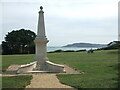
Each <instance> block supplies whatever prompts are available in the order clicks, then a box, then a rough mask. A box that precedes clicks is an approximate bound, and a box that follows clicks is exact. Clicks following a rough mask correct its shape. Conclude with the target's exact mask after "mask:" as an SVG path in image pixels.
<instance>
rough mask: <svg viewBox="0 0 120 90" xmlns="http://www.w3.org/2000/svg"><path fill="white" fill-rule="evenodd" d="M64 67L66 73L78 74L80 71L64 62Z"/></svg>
mask: <svg viewBox="0 0 120 90" xmlns="http://www.w3.org/2000/svg"><path fill="white" fill-rule="evenodd" d="M64 68H65V71H66V74H80V73H81V72H80V71H77V70H75V69H73V68H71V67H70V66H68V65H66V64H64Z"/></svg>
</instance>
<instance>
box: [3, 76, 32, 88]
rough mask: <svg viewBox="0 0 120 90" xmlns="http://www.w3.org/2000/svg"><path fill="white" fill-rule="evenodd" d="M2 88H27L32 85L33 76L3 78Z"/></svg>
mask: <svg viewBox="0 0 120 90" xmlns="http://www.w3.org/2000/svg"><path fill="white" fill-rule="evenodd" d="M2 78H3V80H2V85H3V86H2V87H3V88H25V86H27V85H29V84H30V80H31V79H32V76H31V75H21V76H11V77H7V76H5V77H2ZM3 90H4V89H3Z"/></svg>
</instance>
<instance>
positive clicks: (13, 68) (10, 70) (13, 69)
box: [4, 64, 21, 74]
mask: <svg viewBox="0 0 120 90" xmlns="http://www.w3.org/2000/svg"><path fill="white" fill-rule="evenodd" d="M20 66H21V65H17V64H12V65H10V66H9V67H8V68H7V70H6V72H4V73H5V74H15V73H16V72H17V70H18V69H19V68H20Z"/></svg>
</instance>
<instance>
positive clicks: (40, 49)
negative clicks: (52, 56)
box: [34, 6, 48, 70]
mask: <svg viewBox="0 0 120 90" xmlns="http://www.w3.org/2000/svg"><path fill="white" fill-rule="evenodd" d="M42 9H43V7H42V6H40V11H39V19H38V28H37V36H36V38H35V40H34V42H35V45H36V60H37V69H38V70H44V68H45V66H44V65H45V61H47V60H48V58H47V55H46V52H47V45H46V44H47V43H48V40H47V38H46V35H45V24H44V12H43V10H42Z"/></svg>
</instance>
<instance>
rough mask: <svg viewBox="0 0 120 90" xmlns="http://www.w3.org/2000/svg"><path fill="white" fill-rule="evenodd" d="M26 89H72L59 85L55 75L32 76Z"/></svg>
mask: <svg viewBox="0 0 120 90" xmlns="http://www.w3.org/2000/svg"><path fill="white" fill-rule="evenodd" d="M26 88H72V87H70V86H67V85H64V84H61V83H60V82H59V80H58V79H57V77H56V74H34V75H33V79H32V80H31V84H30V85H28V86H27V87H26Z"/></svg>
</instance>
